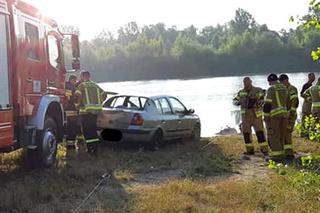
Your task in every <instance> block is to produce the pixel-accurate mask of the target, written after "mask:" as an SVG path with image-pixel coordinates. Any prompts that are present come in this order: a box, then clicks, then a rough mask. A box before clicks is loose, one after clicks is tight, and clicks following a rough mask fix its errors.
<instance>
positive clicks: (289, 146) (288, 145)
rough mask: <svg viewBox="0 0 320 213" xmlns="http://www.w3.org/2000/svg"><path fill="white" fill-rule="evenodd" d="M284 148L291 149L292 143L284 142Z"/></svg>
mask: <svg viewBox="0 0 320 213" xmlns="http://www.w3.org/2000/svg"><path fill="white" fill-rule="evenodd" d="M284 149H293V145H292V144H286V145H284Z"/></svg>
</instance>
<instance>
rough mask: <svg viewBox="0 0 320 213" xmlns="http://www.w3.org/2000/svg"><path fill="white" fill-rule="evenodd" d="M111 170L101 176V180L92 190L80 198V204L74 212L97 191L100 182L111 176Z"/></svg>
mask: <svg viewBox="0 0 320 213" xmlns="http://www.w3.org/2000/svg"><path fill="white" fill-rule="evenodd" d="M111 173H112V172H106V173H104V174H103V175H102V176H101V180H100V181H99V182H98V183H97V184H96V185H95V186H94V187H93V189H92V191H91V192H90V193H89V194H88V195H87V196H86V197H85V198H84V199H83V200H82V202H81V203H80V205H79V206H78V207H77V208H76V212H79V211H80V210H81V208H82V206H83V205H84V204H85V203H86V202H87V201H88V200H89V198H90V197H91V196H92V195H93V194H94V193H95V192H96V191H97V189H98V188H99V187H100V186H101V184H102V183H103V182H104V181H105V180H107V179H110V178H111Z"/></svg>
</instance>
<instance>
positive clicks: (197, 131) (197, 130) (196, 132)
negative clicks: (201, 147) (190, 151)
mask: <svg viewBox="0 0 320 213" xmlns="http://www.w3.org/2000/svg"><path fill="white" fill-rule="evenodd" d="M200 139H201V127H200V124H196V125H195V126H194V128H193V131H192V135H191V140H192V141H195V142H199V141H200Z"/></svg>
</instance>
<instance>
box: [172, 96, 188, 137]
mask: <svg viewBox="0 0 320 213" xmlns="http://www.w3.org/2000/svg"><path fill="white" fill-rule="evenodd" d="M168 99H169V103H170V105H171V108H172V110H173V113H174V114H175V115H176V116H177V117H178V126H177V133H178V134H179V135H180V136H187V135H188V134H190V133H191V132H192V129H193V127H192V117H191V116H190V115H189V114H188V113H187V108H186V107H185V106H184V105H183V104H182V103H181V102H180V101H179V100H178V99H177V98H174V97H169V98H168Z"/></svg>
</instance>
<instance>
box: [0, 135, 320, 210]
mask: <svg viewBox="0 0 320 213" xmlns="http://www.w3.org/2000/svg"><path fill="white" fill-rule="evenodd" d="M294 140H295V144H294V147H295V148H296V150H297V151H298V152H310V153H320V152H319V151H320V146H319V145H318V144H315V143H306V142H304V141H303V140H302V139H300V138H298V137H295V139H294ZM255 146H256V148H258V146H257V144H256V142H255ZM81 150H82V151H80V152H79V153H76V152H75V151H74V150H72V151H69V150H67V149H66V148H65V147H64V146H60V147H59V152H58V156H59V159H58V161H57V163H56V166H55V167H53V168H51V169H45V170H44V169H35V170H30V169H27V168H26V166H25V164H24V157H23V153H22V152H21V151H17V152H14V153H10V154H1V155H0V161H1V167H0V169H1V170H0V187H1V190H0V200H1V202H0V212H74V211H75V209H76V207H77V206H78V205H79V204H80V203H81V201H82V200H83V199H84V198H85V197H86V196H87V194H88V193H89V192H90V191H91V190H92V188H93V187H94V186H95V185H96V184H97V182H98V181H99V180H100V178H101V175H102V174H104V173H106V172H109V171H110V172H111V173H112V177H111V178H110V179H107V180H106V181H105V182H104V183H103V184H102V186H101V187H100V188H99V190H98V191H97V193H95V194H94V195H93V196H92V197H91V198H90V199H89V200H88V201H87V202H86V203H85V205H84V206H83V208H82V209H81V211H80V212H317V211H318V209H320V197H319V195H320V188H319V187H320V177H319V175H318V174H317V173H315V172H314V171H313V170H312V168H311V169H305V168H303V167H301V165H299V164H297V165H294V166H291V167H289V168H285V172H284V173H282V174H285V175H279V174H278V173H276V172H274V173H272V175H270V176H269V177H268V178H265V179H250V180H243V179H236V178H233V174H234V173H233V172H234V170H235V169H236V168H237V165H238V163H239V162H240V158H241V156H242V152H243V150H244V145H243V142H242V138H241V136H222V137H216V138H208V139H202V140H201V142H200V143H194V142H186V143H184V144H181V143H179V142H178V143H171V144H170V145H167V146H166V147H163V148H161V149H160V150H159V151H156V152H151V151H143V150H141V149H139V148H137V147H123V146H110V145H108V146H102V147H100V153H99V156H98V157H92V156H89V155H87V153H85V152H84V151H83V149H81ZM301 169H304V171H303V172H300V170H301ZM275 171H276V170H275ZM171 173H173V176H171ZM217 177H218V178H217ZM150 178H151V181H150Z"/></svg>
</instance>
